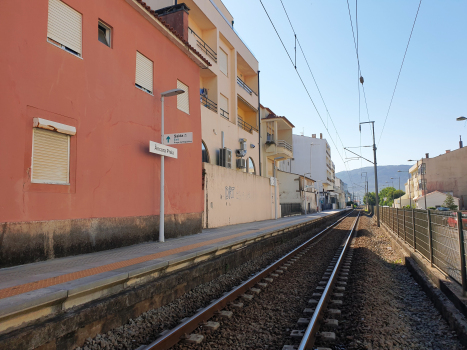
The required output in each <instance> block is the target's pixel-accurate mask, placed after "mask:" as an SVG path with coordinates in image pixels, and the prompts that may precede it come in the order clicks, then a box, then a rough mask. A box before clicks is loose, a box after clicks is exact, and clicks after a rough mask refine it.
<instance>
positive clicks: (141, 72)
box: [135, 51, 154, 94]
mask: <svg viewBox="0 0 467 350" xmlns="http://www.w3.org/2000/svg"><path fill="white" fill-rule="evenodd" d="M153 69H154V68H153V63H152V61H151V60H150V59H149V58H147V57H146V56H144V55H142V54H141V53H139V52H138V51H136V79H135V86H136V87H137V88H139V89H141V90H143V91H146V92H147V93H149V94H152V91H153V90H152V86H153V85H152V83H153Z"/></svg>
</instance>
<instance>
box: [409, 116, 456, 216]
mask: <svg viewBox="0 0 467 350" xmlns="http://www.w3.org/2000/svg"><path fill="white" fill-rule="evenodd" d="M460 118H463V117H460ZM408 162H417V168H418V159H417V160H414V159H409V160H408ZM425 171H426V169H425ZM425 171H423V158H422V166H421V169H420V174H421V175H422V194H423V190H425V194H424V197H425V210H428V207H427V206H426V183H425V176H423V175H425V174H424V172H425Z"/></svg>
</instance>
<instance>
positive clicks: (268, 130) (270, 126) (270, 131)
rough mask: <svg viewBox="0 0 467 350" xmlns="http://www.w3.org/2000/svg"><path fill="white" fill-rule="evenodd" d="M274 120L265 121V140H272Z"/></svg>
mask: <svg viewBox="0 0 467 350" xmlns="http://www.w3.org/2000/svg"><path fill="white" fill-rule="evenodd" d="M274 141H275V139H274V122H267V123H266V142H274Z"/></svg>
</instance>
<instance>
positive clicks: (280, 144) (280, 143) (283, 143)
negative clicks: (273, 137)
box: [277, 140, 293, 152]
mask: <svg viewBox="0 0 467 350" xmlns="http://www.w3.org/2000/svg"><path fill="white" fill-rule="evenodd" d="M277 147H284V148H285V149H288V150H289V151H290V152H293V150H292V145H291V144H290V143H288V142H287V141H284V140H277Z"/></svg>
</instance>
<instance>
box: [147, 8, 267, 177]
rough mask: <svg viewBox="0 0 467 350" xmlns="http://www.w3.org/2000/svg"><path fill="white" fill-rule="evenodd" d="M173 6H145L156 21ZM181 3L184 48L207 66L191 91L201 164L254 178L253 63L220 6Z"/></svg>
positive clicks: (256, 129) (255, 67)
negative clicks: (196, 101) (196, 100)
mask: <svg viewBox="0 0 467 350" xmlns="http://www.w3.org/2000/svg"><path fill="white" fill-rule="evenodd" d="M176 2H177V1H176V0H146V4H147V5H149V6H150V7H151V8H153V9H159V10H158V11H156V12H158V13H160V14H161V15H164V8H165V7H167V6H171V5H175V4H176ZM183 2H184V3H185V5H186V7H187V9H185V12H186V11H188V13H189V15H188V16H187V17H188V19H187V20H188V42H189V43H190V45H191V46H192V47H194V48H195V49H196V50H198V51H200V52H201V53H202V54H203V56H204V57H206V58H207V59H208V60H209V62H210V63H211V64H212V66H211V67H208V68H207V69H202V70H201V72H200V75H201V76H200V82H199V86H196V87H194V89H193V90H192V91H194V92H196V93H198V91H199V94H200V104H201V127H202V132H201V135H202V139H203V145H202V149H203V162H207V163H210V164H214V165H220V166H223V167H226V168H231V169H236V170H238V171H243V172H249V173H252V174H259V116H258V60H257V59H256V58H255V56H254V55H253V53H252V52H251V51H250V50H249V49H248V47H247V46H246V45H245V43H244V42H243V41H242V39H241V38H240V37H239V36H238V34H237V33H236V32H235V30H234V28H233V23H234V19H233V17H232V15H231V14H230V12H229V11H228V10H227V8H226V7H225V6H224V4H223V3H222V1H221V0H209V1H208V0H184V1H183ZM180 5H183V4H180ZM174 26H175V25H174Z"/></svg>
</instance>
